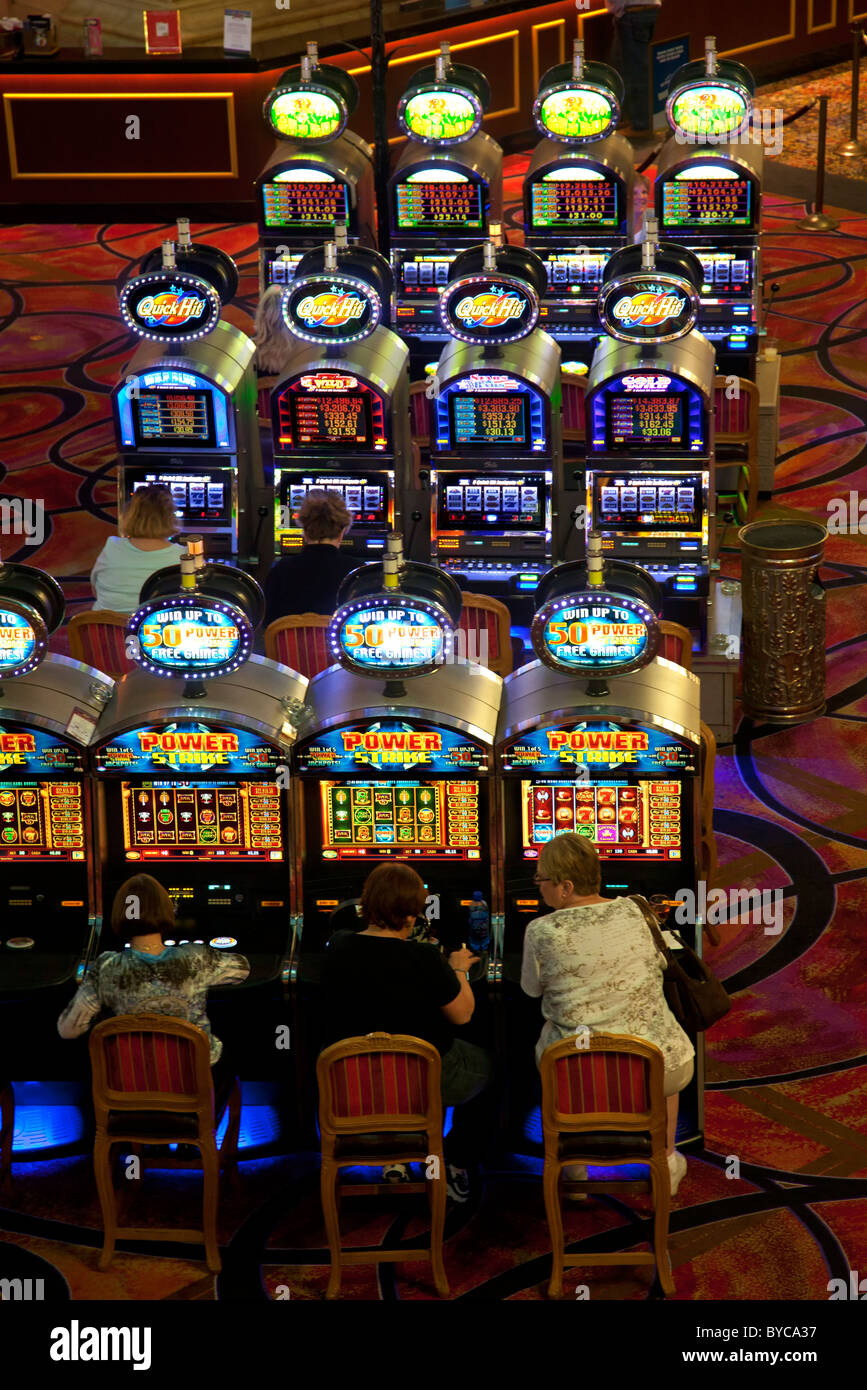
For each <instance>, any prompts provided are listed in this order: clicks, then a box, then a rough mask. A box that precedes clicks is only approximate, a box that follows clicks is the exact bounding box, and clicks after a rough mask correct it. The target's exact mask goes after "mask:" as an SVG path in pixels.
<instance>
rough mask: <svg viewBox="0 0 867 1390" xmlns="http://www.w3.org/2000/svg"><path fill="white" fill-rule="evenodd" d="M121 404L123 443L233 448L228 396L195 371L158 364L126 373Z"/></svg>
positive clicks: (148, 446)
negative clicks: (135, 374) (156, 367)
mask: <svg viewBox="0 0 867 1390" xmlns="http://www.w3.org/2000/svg"><path fill="white" fill-rule="evenodd" d="M117 403H118V411H117V422H118V430H119V433H120V440H121V444H122V445H124V446H125V447H128V448H132V449H144V450H167V449H171V450H175V451H177V450H184V451H186V450H194V451H196V452H199V451H210V452H218V451H220V450H226V452H229V451H230V450H231V447H232V438H231V434H230V429H229V414H228V410H227V408H226V398H225V396H224V395H223V393H222V392H221V391H220V390H219V389H218V388H217V387H216V386H215V385H214V384H213V383H212V382H209V381H206V380H205V378H204V377H201V376H199V375H198V374H197V373H195V372H187V371H182V370H180V369H177V368H160V369H158V370H154V371H146V372H140V373H139V374H138V375H137V376H135V377H127V379H126V381H125V382H124V383H123V385H122V386H121V388H120V390H119V391H118V394H117Z"/></svg>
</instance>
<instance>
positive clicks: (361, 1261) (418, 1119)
mask: <svg viewBox="0 0 867 1390" xmlns="http://www.w3.org/2000/svg"><path fill="white" fill-rule="evenodd" d="M440 1069H441V1063H440V1055H439V1053H438V1052H437V1050H436V1048H435V1047H432V1046H431V1045H430V1043H426V1042H423V1041H422V1040H421V1039H420V1038H411V1037H407V1036H405V1035H403V1034H398V1033H395V1034H389V1033H369V1034H368V1035H367V1037H364V1038H346V1039H344V1040H343V1042H338V1043H334V1044H333V1046H331V1047H327V1048H325V1050H324V1051H323V1052H321V1053H320V1054H319V1060H318V1061H317V1063H316V1080H317V1082H318V1085H319V1130H320V1134H321V1137H322V1173H321V1192H322V1213H323V1216H324V1218H325V1229H326V1231H327V1233H328V1248H329V1250H330V1252H331V1274H330V1276H329V1280H328V1290H327V1293H326V1295H325V1297H326V1298H337V1297H338V1295H339V1293H340V1284H341V1279H342V1277H343V1266H344V1265H366V1264H379V1263H380V1261H387V1262H388V1263H391V1264H394V1263H396V1262H398V1261H401V1262H402V1261H404V1260H430V1262H431V1265H432V1268H433V1277H434V1284H435V1286H436V1291H437V1293H438V1294H439V1295H440V1297H442V1298H447V1297H448V1293H449V1285H448V1280H447V1279H446V1272H445V1268H444V1266H443V1229H444V1226H445V1214H446V1173H445V1158H444V1156H443V1110H442V1100H441V1097H440ZM386 1163H423V1164H425V1165H426V1167H427V1168H428V1169H429V1170H432V1173H433V1176H431V1177H426V1178H425V1180H424V1181H423V1182H407V1183H400V1184H395V1185H392V1184H389V1183H346V1184H341V1185H338V1181H337V1176H338V1172H339V1170H340V1169H341V1168H345V1167H365V1168H368V1167H371V1168H380V1167H382V1166H383V1165H384V1164H386ZM422 1192H424V1193H426V1194H427V1196H428V1199H429V1201H430V1208H431V1236H430V1249H427V1248H425V1247H423V1246H422V1247H420V1248H416V1249H389V1248H387V1247H386V1248H383V1247H382V1246H379V1245H377V1246H376V1247H375V1248H374V1249H372V1250H343V1249H342V1247H341V1243H340V1223H339V1219H338V1205H337V1204H338V1198H339V1197H340V1196H368V1195H382V1194H383V1193H387V1194H388V1195H389V1196H394V1195H395V1194H398V1195H400V1196H403V1195H404V1194H407V1193H408V1194H417V1193H422Z"/></svg>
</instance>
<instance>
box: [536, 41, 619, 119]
mask: <svg viewBox="0 0 867 1390" xmlns="http://www.w3.org/2000/svg"><path fill="white" fill-rule="evenodd" d="M622 102H623V81H622V79H621V77H620V76H619V74H618V73H616V72H615V71H614V69H613V68H610V67H609V66H608V64H607V63H588V62H586V61H585V59H584V41H583V39H576V40H575V43H574V47H573V55H572V62H571V63H559V64H558V65H557V66H556V67H553V68H549V70H548V71H547V72H546V73H545V75H544V76H543V77H542V79H541V81H540V83H539V91H538V94H537V96H536V100H535V102H534V103H533V120H534V121H535V123H536V129H537V130H538V131H539V133H540V135H546V136H547V137H548V139H549V140H559V141H560V142H561V143H563V144H567V145H586V144H589V143H590V142H591V141H594V140H604V139H605V137H606V136H608V135H611V134H612V132H613V131H614V129H615V127H616V125H617V123H618V121H619V120H620V108H621V105H622Z"/></svg>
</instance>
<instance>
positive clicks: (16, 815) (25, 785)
mask: <svg viewBox="0 0 867 1390" xmlns="http://www.w3.org/2000/svg"><path fill="white" fill-rule="evenodd" d="M84 857H85V846H84V812H83V809H82V796H81V783H80V782H49V781H39V782H36V781H34V782H4V783H3V785H2V788H0V863H2V862H6V861H9V860H10V859H51V860H58V859H59V860H66V861H67V862H71V861H73V860H80V859H84Z"/></svg>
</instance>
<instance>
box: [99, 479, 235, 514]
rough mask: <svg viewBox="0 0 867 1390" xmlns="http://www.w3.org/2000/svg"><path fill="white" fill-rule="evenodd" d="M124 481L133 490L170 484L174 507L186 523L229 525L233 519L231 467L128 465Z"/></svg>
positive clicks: (168, 486)
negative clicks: (194, 469)
mask: <svg viewBox="0 0 867 1390" xmlns="http://www.w3.org/2000/svg"><path fill="white" fill-rule="evenodd" d="M125 481H126V485H127V487H130V484H131V492H133V493H135V492H138V490H139V488H142V487H153V486H154V485H158V486H161V487H167V488H168V489H169V491H170V492H171V494H172V501H173V502H174V504H175V511H176V512H177V514H178V516H179V517H180V519H181V521H182V522H183V523H184V525H185V526H190V525H192V524H194V523H195V524H207V525H211V526H217V525H226V526H228V525H229V524H230V522H231V519H232V482H231V471H230V469H228V468H213V469H207V470H202V471H201V472H198V471H197V472H195V473H193V472H185V471H181V470H176V469H166V470H165V471H162V470H161V471H159V472H157V471H155V470H153V469H140V470H137V469H135V468H134V467H130V466H127V468H126V469H125Z"/></svg>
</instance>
